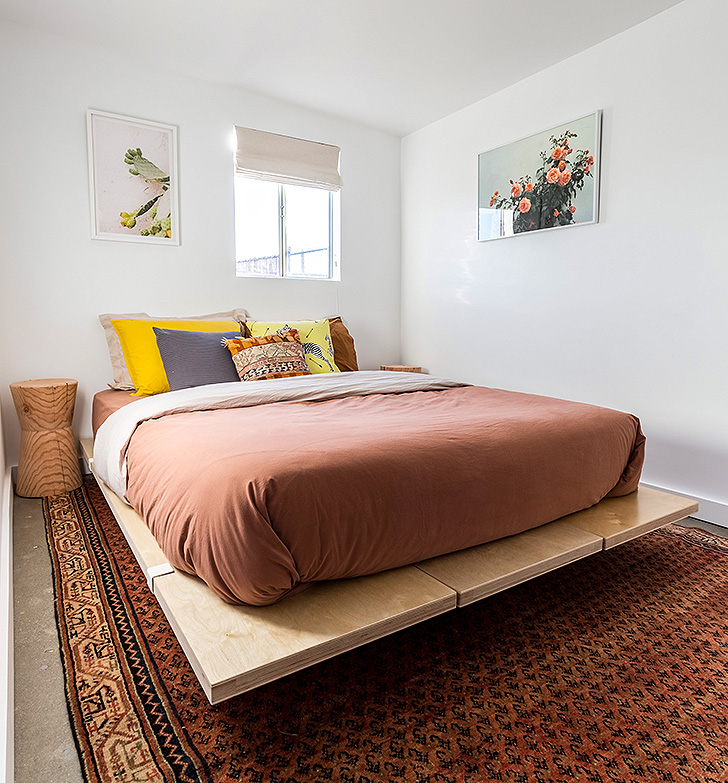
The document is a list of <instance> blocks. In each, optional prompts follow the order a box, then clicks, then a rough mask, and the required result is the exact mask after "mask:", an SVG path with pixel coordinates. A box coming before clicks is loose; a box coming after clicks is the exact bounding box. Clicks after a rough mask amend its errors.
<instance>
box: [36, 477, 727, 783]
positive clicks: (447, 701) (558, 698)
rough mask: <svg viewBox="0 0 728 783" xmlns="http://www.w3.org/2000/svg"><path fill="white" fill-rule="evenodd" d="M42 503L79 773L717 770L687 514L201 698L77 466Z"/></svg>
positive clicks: (703, 562) (718, 653)
mask: <svg viewBox="0 0 728 783" xmlns="http://www.w3.org/2000/svg"><path fill="white" fill-rule="evenodd" d="M44 510H45V516H46V521H47V530H48V542H49V546H50V550H51V554H52V562H53V570H54V578H55V590H56V610H57V618H58V629H59V633H60V639H61V652H62V658H63V661H64V668H65V676H66V693H67V698H68V708H69V715H70V719H71V724H72V727H73V731H74V734H75V737H76V742H77V745H78V751H79V754H80V757H81V764H82V768H83V770H84V775H85V777H86V780H87V781H88V782H89V783H112V782H113V783H127V782H128V781H140V782H141V781H144V782H145V783H150V781H169V782H170V783H172V781H174V782H175V783H178V782H181V783H187V782H195V783H197V782H198V781H204V782H209V783H231V782H232V781H255V782H256V783H273V782H274V781H275V782H276V783H279V782H280V783H283V782H285V783H299V782H300V783H303V782H304V781H322V782H324V781H335V782H336V781H342V782H345V783H378V782H379V781H387V782H389V781H394V782H396V781H407V783H428V782H432V783H435V782H436V781H437V782H442V783H451V782H452V783H458V782H462V783H470V782H471V781H473V782H475V781H505V782H506V783H510V782H513V783H540V782H541V781H544V782H546V781H548V783H561V782H562V781H563V783H567V782H568V783H574V781H584V783H613V782H614V781H618V782H619V783H653V782H655V781H670V782H674V781H686V782H687V781H690V783H712V782H713V781H715V783H717V782H718V781H726V780H728V717H727V713H728V710H727V709H726V707H727V705H728V702H727V700H726V696H727V694H728V545H727V544H726V543H725V542H724V541H722V540H720V539H716V538H713V537H711V536H710V535H708V534H706V533H704V532H702V531H699V530H695V529H687V528H681V527H678V526H670V527H669V528H668V529H666V530H663V531H659V532H655V533H651V534H649V535H647V536H644V537H643V538H641V539H638V540H636V541H633V542H630V543H627V544H623V545H622V546H620V547H617V548H616V549H614V550H611V551H609V552H606V553H602V554H599V555H594V556H592V557H590V558H587V559H586V560H582V561H581V562H579V563H575V564H573V565H571V566H567V567H565V568H562V569H560V570H558V571H555V572H553V573H551V574H547V575H546V576H543V577H540V578H538V579H534V580H532V581H531V582H528V583H527V584H524V585H520V586H519V587H515V588H513V589H511V590H508V591H506V592H503V593H500V594H499V595H496V596H494V597H492V598H490V599H486V600H484V601H481V602H479V603H476V604H474V605H472V606H470V607H468V608H466V609H460V610H457V611H454V612H450V613H447V614H445V615H442V616H440V617H438V618H435V619H433V620H428V621H427V622H425V623H422V624H420V625H418V626H415V627H414V628H411V629H408V630H406V631H402V632H400V633H398V634H395V635H393V636H390V637H387V638H386V639H383V640H380V641H378V642H374V643H372V644H369V645H367V646H365V647H362V648H359V649H358V650H355V651H352V652H349V653H346V654H345V655H342V656H340V657H338V658H335V659H333V660H331V661H328V662H325V663H322V664H319V665H317V666H315V667H312V668H309V669H306V670H304V671H302V672H299V673H297V674H294V675H290V676H288V677H286V678H284V679H282V680H279V681H278V682H274V683H271V684H269V685H266V686H263V687H261V688H259V689H257V690H255V691H252V692H250V693H247V694H244V695H242V696H238V697H237V698H235V699H232V700H230V701H228V702H225V703H224V704H222V705H219V706H217V707H210V706H209V704H208V702H207V700H206V698H205V696H204V694H203V692H202V690H201V689H200V687H199V686H198V684H197V680H196V679H195V676H194V674H193V673H192V670H191V669H190V667H189V665H188V664H187V661H186V659H185V656H184V654H183V653H182V650H181V649H180V647H179V645H178V643H177V640H176V638H175V636H174V634H173V632H172V631H171V629H170V627H169V625H168V623H167V621H166V620H165V618H164V615H163V614H162V611H161V609H160V608H159V606H158V604H157V602H156V600H155V599H154V597H153V596H152V595H151V593H150V592H149V590H148V588H147V586H146V583H145V581H144V578H143V576H142V574H141V571H140V570H139V568H138V567H137V565H136V561H135V560H134V557H133V555H132V554H131V552H130V551H129V549H128V547H127V545H126V541H125V539H124V537H123V535H122V534H121V532H120V531H119V529H118V527H117V525H116V523H115V521H114V519H113V517H112V514H111V512H110V510H109V508H108V506H107V505H106V503H105V501H104V499H103V496H102V495H101V493H100V491H99V489H98V487H97V486H96V485H95V483H94V481H93V479H90V478H87V479H86V481H85V484H84V486H83V487H81V488H80V489H78V490H76V491H74V492H73V493H71V494H70V495H61V496H57V497H51V498H47V499H46V500H45V501H44Z"/></svg>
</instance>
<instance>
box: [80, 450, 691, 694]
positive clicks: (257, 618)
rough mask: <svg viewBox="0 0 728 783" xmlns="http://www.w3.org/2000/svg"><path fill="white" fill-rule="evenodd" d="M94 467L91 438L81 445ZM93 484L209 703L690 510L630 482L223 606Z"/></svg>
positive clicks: (121, 506)
mask: <svg viewBox="0 0 728 783" xmlns="http://www.w3.org/2000/svg"><path fill="white" fill-rule="evenodd" d="M82 448H83V453H84V457H85V459H86V461H87V463H88V465H89V468H90V470H91V472H94V461H93V442H92V441H91V440H90V439H89V440H85V441H83V442H82ZM99 486H100V487H101V491H102V492H103V494H104V496H105V498H106V500H107V501H108V503H109V506H110V508H111V510H112V512H113V514H114V516H115V517H116V520H117V522H118V523H119V526H120V528H121V529H122V531H123V532H124V535H125V536H126V539H127V541H128V542H129V545H130V547H131V549H132V551H133V552H134V555H135V557H136V558H137V560H138V561H139V565H140V566H141V568H142V570H143V572H144V574H145V576H146V579H147V582H148V584H149V588H150V590H152V592H153V593H154V595H155V597H156V598H157V600H158V601H159V603H160V605H161V607H162V609H163V610H164V613H165V615H166V616H167V619H168V620H169V623H170V625H171V626H172V628H173V629H174V632H175V634H176V635H177V638H178V639H179V641H180V644H181V645H182V648H183V649H184V651H185V654H186V655H187V658H188V659H189V661H190V664H191V666H192V668H193V669H194V671H195V674H196V675H197V677H198V679H199V681H200V684H201V685H202V688H203V690H204V691H205V694H206V695H207V698H208V699H209V700H210V703H211V704H217V703H219V702H221V701H224V700H226V699H229V698H232V697H233V696H237V695H238V694H241V693H244V692H246V691H249V690H252V689H253V688H257V687H258V686H260V685H264V684H265V683H267V682H271V681H273V680H277V679H279V678H280V677H284V676H285V675H287V674H291V673H292V672H295V671H298V670H300V669H304V668H306V667H307V666H311V665H312V664H315V663H319V662H321V661H324V660H326V659H327V658H331V657H333V656H335V655H338V654H339V653H343V652H346V651H347V650H352V649H354V648H355V647H359V646H360V645H362V644H366V643H367V642H371V641H374V640H375V639H380V638H382V637H383V636H387V635H388V634H390V633H394V632H395V631H399V630H401V629H403V628H407V627H408V626H411V625H414V624H415V623H419V622H421V621H423V620H426V619H428V618H430V617H435V616H436V615H439V614H442V613H444V612H447V611H450V610H451V609H455V608H457V607H461V606H466V605H468V604H470V603H473V602H474V601H477V600H480V599H481V598H486V597H487V596H490V595H494V594H495V593H498V592H500V591H501V590H505V589H507V588H509V587H513V586H515V585H517V584H520V583H521V582H525V581H527V580H529V579H533V578H534V577H536V576H540V575H541V574H545V573H547V572H549V571H553V570H554V569H556V568H559V567H561V566H563V565H566V564H568V563H572V562H574V561H576V560H580V559H581V558H583V557H587V556H589V555H593V554H596V553H597V552H599V551H601V550H602V549H610V548H612V547H614V546H617V545H618V544H622V543H624V542H625V541H629V540H630V539H633V538H637V537H638V536H641V535H644V534H645V533H648V532H650V531H651V530H655V529H657V528H660V527H662V526H664V525H667V524H669V523H670V522H676V521H678V520H680V519H684V518H685V517H687V516H690V515H691V514H693V513H695V512H696V511H697V510H698V505H697V503H695V502H693V501H690V500H688V499H686V498H683V497H678V496H676V495H671V494H668V493H666V492H660V491H657V490H654V489H648V488H645V487H641V488H640V489H639V490H638V491H637V492H634V493H632V494H630V495H626V496H624V497H618V498H608V499H605V500H602V501H601V502H600V503H598V504H597V505H595V506H593V507H592V508H589V509H586V510H585V511H580V512H579V513H577V514H571V515H569V516H566V517H563V518H562V519H559V520H556V521H555V522H551V523H549V524H547V525H543V526H542V527H538V528H535V529H533V530H528V531H526V532H523V533H519V534H518V535H515V536H510V537H508V538H504V539H500V540H498V541H492V542H490V543H488V544H483V545H481V546H477V547H473V548H471V549H467V550H463V551H460V552H454V553H453V554H450V555H445V556H442V557H437V558H433V559H431V560H426V561H424V562H422V563H417V564H415V565H410V566H406V567H404V568H397V569H394V570H391V571H386V572H383V573H380V574H374V575H372V576H363V577H358V578H356V579H347V580H339V581H332V582H322V583H319V584H316V585H314V586H313V587H311V588H309V589H308V590H306V591H304V592H302V593H298V594H296V595H292V596H290V597H287V598H285V599H284V600H282V601H280V602H279V603H277V604H274V605H272V606H263V607H253V606H232V605H230V604H227V603H225V602H224V601H222V600H221V599H220V598H218V597H217V596H216V595H215V594H214V593H213V592H212V591H211V590H210V589H209V588H208V587H207V586H206V585H205V584H204V582H202V581H201V580H200V579H198V578H196V577H194V576H189V575H188V574H184V573H181V572H179V571H175V569H174V568H172V566H170V565H169V563H168V562H167V559H166V557H165V555H164V553H163V552H162V550H161V549H160V548H159V546H158V545H157V543H156V541H155V540H154V537H153V536H152V534H151V533H150V531H149V529H148V528H147V526H146V524H145V523H144V521H143V520H142V519H141V517H140V516H139V515H138V514H137V513H136V511H134V509H133V508H131V506H129V505H127V504H126V503H124V502H123V501H122V500H121V499H120V498H119V497H118V496H117V495H116V494H115V493H114V492H113V491H112V490H110V489H109V488H108V487H107V486H106V485H105V484H104V482H103V481H100V480H99Z"/></svg>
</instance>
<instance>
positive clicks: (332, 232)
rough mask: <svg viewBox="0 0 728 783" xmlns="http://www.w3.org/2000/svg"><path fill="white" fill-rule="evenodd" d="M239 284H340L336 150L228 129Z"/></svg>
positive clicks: (247, 129) (325, 145)
mask: <svg viewBox="0 0 728 783" xmlns="http://www.w3.org/2000/svg"><path fill="white" fill-rule="evenodd" d="M235 131H236V135H237V149H236V153H235V265H236V274H237V275H239V276H250V275H253V276H258V277H290V278H299V279H301V278H305V279H316V280H338V279H339V224H340V219H339V187H340V178H339V148H338V147H334V146H332V145H329V144H321V143H319V142H312V141H306V140H304V139H295V138H292V137H290V136H280V135H278V134H275V133H266V132H265V131H258V130H253V129H251V128H240V127H236V128H235Z"/></svg>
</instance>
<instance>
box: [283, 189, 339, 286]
mask: <svg viewBox="0 0 728 783" xmlns="http://www.w3.org/2000/svg"><path fill="white" fill-rule="evenodd" d="M283 190H284V198H285V218H286V241H287V249H288V253H287V257H286V262H287V263H286V275H287V276H288V277H323V278H327V277H329V276H330V261H329V259H330V253H329V237H330V234H331V231H330V216H329V211H330V208H329V202H330V194H329V191H328V190H321V189H320V188H304V187H296V186H291V185H287V186H286V187H284V189H283Z"/></svg>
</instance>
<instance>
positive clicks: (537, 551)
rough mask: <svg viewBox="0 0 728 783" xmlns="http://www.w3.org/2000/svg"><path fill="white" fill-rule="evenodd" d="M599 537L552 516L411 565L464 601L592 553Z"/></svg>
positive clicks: (598, 548)
mask: <svg viewBox="0 0 728 783" xmlns="http://www.w3.org/2000/svg"><path fill="white" fill-rule="evenodd" d="M602 543H603V540H602V539H601V538H600V537H599V536H596V535H594V534H592V533H588V532H586V531H583V530H578V529H576V528H573V527H570V526H568V525H566V524H564V523H563V522H561V521H560V520H556V521H554V522H549V523H548V524H546V525H542V526H541V527H537V528H534V529H532V530H526V531H524V532H522V533H518V534H516V535H513V536H508V537H506V538H501V539H497V540H495V541H491V542H489V543H487V544H481V545H480V546H477V547H473V548H472V549H465V550H462V551H460V552H453V553H451V554H449V555H443V556H442V557H438V558H434V559H433V560H426V561H425V562H423V563H417V564H416V565H417V567H418V568H420V569H421V570H422V571H424V572H425V573H426V574H429V575H430V576H433V577H434V578H435V579H439V580H440V581H441V582H442V583H443V584H446V585H449V586H450V587H452V588H453V589H454V590H455V591H456V593H457V595H458V606H459V607H464V606H468V605H469V604H472V603H474V602H475V601H480V600H481V599H483V598H488V597H490V596H492V595H496V594H497V593H500V592H502V591H503V590H507V589H509V588H511V587H515V586H516V585H519V584H522V583H523V582H528V581H530V580H531V579H535V578H536V577H537V576H542V575H543V574H547V573H548V572H549V571H554V570H555V569H557V568H561V567H562V566H565V565H568V564H569V563H574V562H576V561H577V560H581V559H582V558H585V557H588V556H589V555H593V554H596V553H597V552H600V551H601V549H602Z"/></svg>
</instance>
